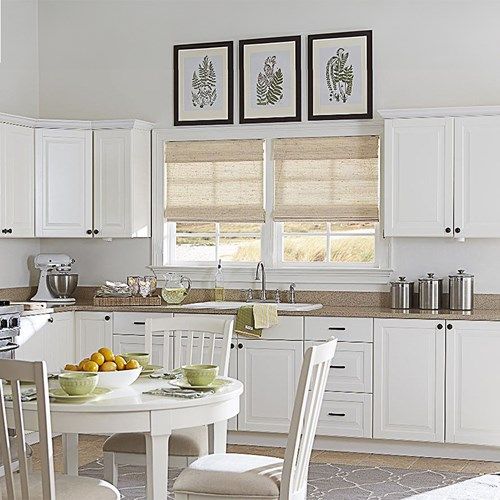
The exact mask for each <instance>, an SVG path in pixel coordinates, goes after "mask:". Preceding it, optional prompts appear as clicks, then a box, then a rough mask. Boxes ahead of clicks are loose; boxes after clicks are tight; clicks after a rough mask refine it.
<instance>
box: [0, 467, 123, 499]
mask: <svg viewBox="0 0 500 500" xmlns="http://www.w3.org/2000/svg"><path fill="white" fill-rule="evenodd" d="M1 483H2V498H7V490H6V483H5V478H2V481H1ZM28 488H29V493H30V499H42V498H43V494H42V476H41V475H40V473H39V472H31V473H28ZM14 491H15V493H16V498H21V475H20V474H17V473H16V474H14ZM56 498H58V499H59V498H60V499H63V498H68V499H69V498H71V500H89V498H98V499H99V500H119V498H120V492H119V491H118V490H117V489H116V488H115V487H114V486H113V485H112V484H109V483H107V482H106V481H103V480H102V479H94V478H92V477H83V476H67V475H64V474H56Z"/></svg>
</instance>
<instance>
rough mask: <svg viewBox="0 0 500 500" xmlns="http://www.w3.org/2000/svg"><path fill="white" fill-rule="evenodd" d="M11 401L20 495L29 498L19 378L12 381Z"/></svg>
mask: <svg viewBox="0 0 500 500" xmlns="http://www.w3.org/2000/svg"><path fill="white" fill-rule="evenodd" d="M12 402H13V406H14V422H15V427H16V441H17V456H18V460H19V473H20V477H21V496H22V498H29V492H28V460H27V458H26V439H25V437H24V421H23V415H22V406H21V385H20V383H19V380H16V381H14V382H12Z"/></svg>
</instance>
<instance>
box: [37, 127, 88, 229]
mask: <svg viewBox="0 0 500 500" xmlns="http://www.w3.org/2000/svg"><path fill="white" fill-rule="evenodd" d="M89 231H90V234H89ZM36 236H39V237H44V236H45V237H75V238H83V237H91V236H92V131H91V130H59V129H38V130H36Z"/></svg>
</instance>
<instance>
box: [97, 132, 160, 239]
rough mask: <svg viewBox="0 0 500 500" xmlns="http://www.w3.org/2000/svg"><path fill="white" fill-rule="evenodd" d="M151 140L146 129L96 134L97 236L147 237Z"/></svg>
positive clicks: (148, 227) (149, 210) (149, 205)
mask: <svg viewBox="0 0 500 500" xmlns="http://www.w3.org/2000/svg"><path fill="white" fill-rule="evenodd" d="M150 190H151V141H150V133H149V131H146V130H135V129H134V130H96V131H95V132H94V231H93V232H94V235H95V236H100V237H103V238H111V237H114V238H120V237H123V238H125V237H128V238H130V237H148V236H150V235H151V231H150V218H151V217H150V213H151V202H150V200H151V196H150Z"/></svg>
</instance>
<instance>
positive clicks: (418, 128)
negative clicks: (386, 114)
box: [384, 118, 453, 237]
mask: <svg viewBox="0 0 500 500" xmlns="http://www.w3.org/2000/svg"><path fill="white" fill-rule="evenodd" d="M384 166H385V168H384V176H385V193H384V209H385V217H384V234H385V236H450V237H451V236H453V231H452V229H453V119H452V118H415V119H399V120H386V122H385V151H384Z"/></svg>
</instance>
